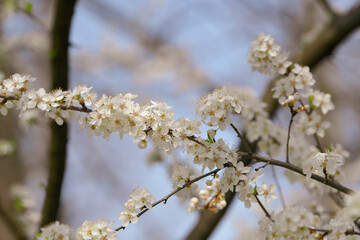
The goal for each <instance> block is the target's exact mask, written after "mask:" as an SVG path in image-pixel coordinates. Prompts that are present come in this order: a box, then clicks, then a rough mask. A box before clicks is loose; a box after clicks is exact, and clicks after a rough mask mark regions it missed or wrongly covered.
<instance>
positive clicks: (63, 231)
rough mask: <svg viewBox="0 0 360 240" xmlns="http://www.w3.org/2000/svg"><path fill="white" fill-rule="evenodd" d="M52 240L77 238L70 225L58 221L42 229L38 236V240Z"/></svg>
mask: <svg viewBox="0 0 360 240" xmlns="http://www.w3.org/2000/svg"><path fill="white" fill-rule="evenodd" d="M50 239H54V240H60V239H61V240H73V239H75V236H74V233H73V232H72V230H71V228H70V227H69V226H68V225H66V224H61V223H59V222H58V221H56V222H54V223H51V224H49V225H47V226H45V227H43V228H41V232H40V233H39V234H37V236H36V240H50Z"/></svg>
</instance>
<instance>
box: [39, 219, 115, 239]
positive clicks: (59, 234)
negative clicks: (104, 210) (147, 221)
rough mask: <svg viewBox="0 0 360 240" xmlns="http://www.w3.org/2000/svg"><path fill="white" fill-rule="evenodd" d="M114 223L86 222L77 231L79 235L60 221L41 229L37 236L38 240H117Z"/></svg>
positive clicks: (102, 221)
mask: <svg viewBox="0 0 360 240" xmlns="http://www.w3.org/2000/svg"><path fill="white" fill-rule="evenodd" d="M112 225H113V222H111V221H109V220H102V219H99V220H96V221H93V222H89V221H85V222H84V223H83V224H82V225H81V227H79V228H78V229H77V233H76V235H75V233H73V230H72V229H71V228H70V227H69V226H68V225H66V224H60V223H59V222H58V221H56V222H54V223H52V224H49V225H47V226H45V227H43V228H41V232H40V233H39V234H37V237H36V239H37V240H75V239H76V240H116V239H117V236H116V231H115V230H114V229H113V226H112Z"/></svg>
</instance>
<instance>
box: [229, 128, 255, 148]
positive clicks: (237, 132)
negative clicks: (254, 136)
mask: <svg viewBox="0 0 360 240" xmlns="http://www.w3.org/2000/svg"><path fill="white" fill-rule="evenodd" d="M230 126H231V127H232V128H233V129H234V131H235V132H236V134H237V136H238V137H239V138H240V139H241V144H243V145H244V147H245V149H246V151H247V152H248V153H252V151H251V148H250V147H249V144H248V143H247V141H246V139H245V138H244V137H243V135H242V134H241V133H240V132H239V130H238V129H237V128H236V127H235V126H234V124H232V123H230Z"/></svg>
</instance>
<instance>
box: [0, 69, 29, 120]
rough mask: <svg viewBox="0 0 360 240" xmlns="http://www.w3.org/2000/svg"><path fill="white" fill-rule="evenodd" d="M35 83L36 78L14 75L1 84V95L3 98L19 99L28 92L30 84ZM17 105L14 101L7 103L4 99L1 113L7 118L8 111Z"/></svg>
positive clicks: (0, 106) (0, 103)
mask: <svg viewBox="0 0 360 240" xmlns="http://www.w3.org/2000/svg"><path fill="white" fill-rule="evenodd" d="M33 81H35V78H33V77H30V76H29V75H20V74H14V75H12V76H11V77H10V78H8V79H5V80H3V81H2V83H1V84H0V95H1V96H3V97H11V98H14V99H17V98H19V97H20V96H22V94H23V93H24V92H25V91H26V90H27V85H28V83H29V82H33ZM14 107H15V104H14V102H13V101H7V100H5V99H3V100H2V101H1V102H0V113H1V115H3V116H6V115H7V113H8V109H11V108H14Z"/></svg>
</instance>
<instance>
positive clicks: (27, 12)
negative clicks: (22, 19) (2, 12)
mask: <svg viewBox="0 0 360 240" xmlns="http://www.w3.org/2000/svg"><path fill="white" fill-rule="evenodd" d="M16 11H19V12H22V13H24V14H25V15H26V16H28V17H29V18H30V19H31V20H32V21H34V22H35V23H36V24H38V25H39V26H40V27H41V28H42V29H43V30H44V31H45V32H49V29H48V27H47V26H46V24H45V23H44V21H42V20H41V19H40V18H39V17H38V16H36V15H35V14H33V13H32V12H29V11H26V10H25V9H24V8H21V7H19V6H18V7H16Z"/></svg>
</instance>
